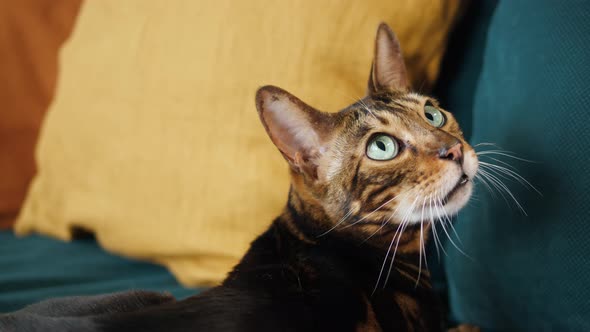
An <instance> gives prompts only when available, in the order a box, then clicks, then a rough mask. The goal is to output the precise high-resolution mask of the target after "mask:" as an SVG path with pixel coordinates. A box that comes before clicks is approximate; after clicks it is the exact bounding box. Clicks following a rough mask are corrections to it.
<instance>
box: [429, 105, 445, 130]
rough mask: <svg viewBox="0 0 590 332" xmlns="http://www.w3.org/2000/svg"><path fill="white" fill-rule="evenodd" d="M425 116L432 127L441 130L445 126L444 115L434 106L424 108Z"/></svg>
mask: <svg viewBox="0 0 590 332" xmlns="http://www.w3.org/2000/svg"><path fill="white" fill-rule="evenodd" d="M424 115H425V116H426V119H427V120H428V122H430V124H431V125H433V126H435V127H437V128H440V127H442V126H443V125H444V124H445V116H444V114H443V113H442V112H441V111H439V110H438V109H436V107H434V106H430V105H426V106H424Z"/></svg>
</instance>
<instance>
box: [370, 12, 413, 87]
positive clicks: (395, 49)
mask: <svg viewBox="0 0 590 332" xmlns="http://www.w3.org/2000/svg"><path fill="white" fill-rule="evenodd" d="M408 89H409V81H408V75H407V72H406V65H405V64H404V57H403V55H402V49H401V47H400V45H399V40H397V37H396V36H395V33H394V32H393V31H392V30H391V28H390V27H389V26H388V25H387V24H385V23H381V24H379V28H378V29H377V36H376V37H375V53H374V56H373V64H372V65H371V73H370V75H369V84H368V87H367V94H368V95H371V94H374V93H376V92H379V91H400V90H401V91H406V90H408Z"/></svg>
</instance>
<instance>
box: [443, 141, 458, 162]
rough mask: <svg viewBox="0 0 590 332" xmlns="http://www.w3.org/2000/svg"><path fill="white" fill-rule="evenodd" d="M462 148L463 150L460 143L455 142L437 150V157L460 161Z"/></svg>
mask: <svg viewBox="0 0 590 332" xmlns="http://www.w3.org/2000/svg"><path fill="white" fill-rule="evenodd" d="M462 150H463V145H461V143H457V144H455V145H453V146H452V147H450V148H448V149H447V148H441V149H440V150H439V151H438V157H439V158H440V159H447V160H453V161H457V162H461V160H462V159H463V152H462Z"/></svg>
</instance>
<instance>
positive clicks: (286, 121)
mask: <svg viewBox="0 0 590 332" xmlns="http://www.w3.org/2000/svg"><path fill="white" fill-rule="evenodd" d="M262 117H263V120H264V121H265V123H266V126H267V130H268V132H269V135H270V137H271V139H272V140H273V142H274V143H275V145H276V146H277V147H278V148H279V150H281V152H283V154H285V156H286V157H288V158H289V159H291V161H294V160H296V159H298V158H297V153H299V154H300V155H301V156H303V157H304V158H305V157H306V156H309V155H310V153H311V151H312V150H314V149H317V148H318V147H319V145H320V142H319V137H318V134H317V133H316V131H315V128H313V125H312V124H311V122H310V120H309V115H308V114H307V113H306V111H305V110H303V109H301V107H300V106H299V105H297V104H295V103H294V102H292V101H291V100H290V99H289V98H288V97H286V96H277V95H272V96H269V98H266V100H265V101H264V104H263V110H262Z"/></svg>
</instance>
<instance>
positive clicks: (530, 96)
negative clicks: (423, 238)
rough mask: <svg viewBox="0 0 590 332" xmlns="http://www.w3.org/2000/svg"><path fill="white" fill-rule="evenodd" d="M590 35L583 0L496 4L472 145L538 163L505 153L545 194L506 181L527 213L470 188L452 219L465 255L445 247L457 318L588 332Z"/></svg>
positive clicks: (495, 325)
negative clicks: (471, 195) (472, 193)
mask: <svg viewBox="0 0 590 332" xmlns="http://www.w3.org/2000/svg"><path fill="white" fill-rule="evenodd" d="M589 38H590V2H588V1H581V0H580V1H501V2H499V4H498V6H497V8H496V9H495V12H494V15H493V17H492V20H491V22H490V26H489V29H488V34H487V42H486V47H485V51H484V53H483V63H482V66H481V73H480V75H479V78H478V81H477V87H476V89H475V97H474V100H473V109H472V110H471V114H470V118H471V123H470V125H471V129H472V135H471V142H472V143H481V142H494V143H497V144H498V145H499V146H500V147H502V148H504V149H507V150H510V151H513V152H515V153H516V154H517V155H518V156H521V157H524V158H527V159H531V160H534V161H535V163H525V162H520V161H518V160H515V159H510V158H506V157H504V158H502V159H503V160H504V161H507V162H509V163H511V164H512V165H514V166H516V167H517V168H518V169H519V172H520V174H522V175H523V176H524V177H525V178H526V179H528V180H529V181H530V182H532V183H533V184H534V185H536V186H537V187H538V188H539V190H540V191H541V192H542V193H543V196H542V197H541V196H539V195H538V194H536V193H535V192H534V191H532V190H527V189H526V188H525V187H524V186H522V185H519V184H518V183H516V182H515V181H508V180H504V181H505V182H506V183H507V184H508V186H509V188H510V190H511V191H512V192H513V193H514V195H515V196H516V197H517V199H518V200H519V202H520V203H521V204H522V206H523V207H524V208H525V209H526V211H527V213H528V216H526V215H524V214H522V213H520V212H519V211H518V208H517V207H516V206H515V204H513V203H512V204H510V207H509V206H508V205H507V203H506V202H504V200H503V199H502V198H501V197H499V196H498V197H496V198H494V197H493V196H492V195H490V194H489V193H488V192H487V191H486V189H485V188H484V186H482V185H481V184H480V185H478V186H477V188H476V191H477V194H476V195H477V201H474V202H473V203H472V204H470V205H469V206H468V207H467V208H466V209H465V210H464V211H463V212H462V213H461V214H460V215H459V217H458V220H457V223H456V228H457V231H458V235H459V236H460V238H461V240H462V247H463V250H464V251H465V252H466V253H467V254H468V255H469V256H470V257H471V258H467V257H466V256H464V255H463V254H461V253H460V252H459V251H457V250H454V249H453V248H452V245H450V244H449V243H447V244H446V246H447V252H448V253H449V256H448V257H447V258H446V260H445V271H446V277H447V279H448V291H449V301H450V310H451V314H452V316H453V317H454V319H455V320H457V321H461V322H472V323H475V324H477V325H480V326H482V327H484V328H487V329H489V330H509V331H590V300H589V299H590V287H589V281H590V240H589V236H590V189H589V188H590V166H589V162H588V160H589V154H590V124H589V122H588V118H589V116H588V114H589V112H588V110H587V109H586V108H587V107H588V105H589V104H590V85H589V84H588V83H589V79H588V78H589V77H590V39H589ZM474 84H475V82H474ZM457 111H459V112H465V111H467V110H457ZM489 148H491V147H489V146H482V147H480V148H479V149H480V150H482V149H489ZM484 159H485V158H482V160H484ZM488 161H491V160H490V159H489V158H488ZM455 242H457V241H455Z"/></svg>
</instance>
